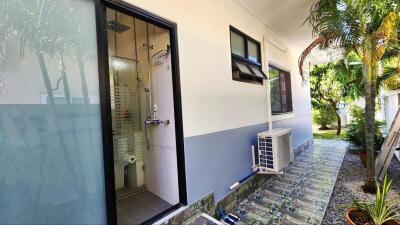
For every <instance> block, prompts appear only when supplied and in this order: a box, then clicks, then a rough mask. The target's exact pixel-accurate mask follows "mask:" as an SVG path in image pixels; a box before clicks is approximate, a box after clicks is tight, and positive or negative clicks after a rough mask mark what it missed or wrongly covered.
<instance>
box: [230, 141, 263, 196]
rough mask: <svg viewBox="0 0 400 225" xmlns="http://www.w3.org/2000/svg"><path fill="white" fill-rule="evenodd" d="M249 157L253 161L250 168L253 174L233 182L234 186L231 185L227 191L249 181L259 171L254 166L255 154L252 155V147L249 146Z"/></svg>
mask: <svg viewBox="0 0 400 225" xmlns="http://www.w3.org/2000/svg"><path fill="white" fill-rule="evenodd" d="M251 156H252V159H253V165H252V167H251V168H253V172H252V173H251V174H249V175H247V176H246V177H244V178H243V179H241V180H239V181H237V182H235V183H234V184H232V185H231V186H230V187H229V189H230V190H233V189H235V188H236V187H238V186H239V185H240V184H241V183H243V182H245V181H246V180H247V179H249V178H250V177H252V176H253V175H254V174H256V173H258V171H259V169H257V165H256V158H255V153H254V145H252V146H251Z"/></svg>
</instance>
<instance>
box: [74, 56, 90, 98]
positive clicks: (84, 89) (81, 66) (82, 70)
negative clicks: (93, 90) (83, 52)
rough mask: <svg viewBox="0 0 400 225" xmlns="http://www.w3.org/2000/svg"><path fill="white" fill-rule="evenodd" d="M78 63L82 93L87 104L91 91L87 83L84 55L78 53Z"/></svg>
mask: <svg viewBox="0 0 400 225" xmlns="http://www.w3.org/2000/svg"><path fill="white" fill-rule="evenodd" d="M77 60H78V65H79V74H80V76H81V86H82V95H83V99H84V103H85V104H89V93H88V88H87V83H86V75H85V66H84V64H83V60H82V56H80V55H77Z"/></svg>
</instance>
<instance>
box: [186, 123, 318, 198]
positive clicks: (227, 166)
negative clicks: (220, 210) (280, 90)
mask: <svg viewBox="0 0 400 225" xmlns="http://www.w3.org/2000/svg"><path fill="white" fill-rule="evenodd" d="M274 127H282V128H283V127H285V128H292V129H293V147H294V148H297V147H298V146H300V145H301V144H302V143H304V142H306V141H308V140H309V139H311V138H312V129H311V118H310V117H296V118H293V119H288V120H283V121H278V122H274ZM265 130H267V124H258V125H253V126H247V127H241V128H236V129H230V130H224V131H220V132H214V133H209V134H204V135H199V136H192V137H187V138H185V161H186V184H187V194H188V203H189V204H190V203H193V202H195V201H197V200H199V199H201V198H202V197H203V196H205V195H206V194H208V193H210V192H214V195H215V201H216V202H218V201H219V200H221V199H222V198H224V197H225V196H226V195H227V194H228V193H229V192H230V190H229V187H230V186H231V185H232V184H233V183H234V182H236V181H239V180H241V179H242V178H244V177H246V176H247V175H249V174H250V173H251V172H252V170H251V164H252V159H251V156H252V155H251V145H256V144H257V133H259V132H262V131H265Z"/></svg>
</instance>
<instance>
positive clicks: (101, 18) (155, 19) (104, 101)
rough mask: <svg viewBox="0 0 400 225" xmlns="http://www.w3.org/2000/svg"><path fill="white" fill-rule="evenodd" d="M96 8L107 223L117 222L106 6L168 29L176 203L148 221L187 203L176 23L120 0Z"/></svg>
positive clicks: (102, 1)
mask: <svg viewBox="0 0 400 225" xmlns="http://www.w3.org/2000/svg"><path fill="white" fill-rule="evenodd" d="M94 1H95V9H96V30H97V31H96V32H97V51H98V53H97V54H98V64H99V85H100V107H101V119H102V139H103V158H104V159H103V161H104V180H105V181H104V182H105V192H106V193H105V194H106V207H107V223H108V224H110V225H114V224H117V212H116V196H115V180H114V179H115V177H114V160H113V158H114V157H113V150H112V146H113V145H112V120H111V97H110V79H109V77H110V75H109V65H108V41H107V18H106V8H110V9H113V10H116V11H118V12H122V13H125V14H127V15H129V16H133V17H135V18H138V19H141V20H143V21H146V22H148V23H151V24H154V25H156V26H159V27H162V28H164V29H166V30H168V31H169V34H170V42H171V43H170V44H171V69H172V82H173V97H174V114H175V136H176V151H177V164H178V165H177V166H178V186H179V203H178V204H176V205H174V206H172V207H171V208H170V209H167V210H166V211H165V212H163V213H161V214H159V215H157V216H155V217H153V218H151V219H149V220H148V221H146V222H144V223H143V224H151V223H152V222H155V221H157V220H159V219H161V218H162V217H164V216H165V215H167V214H169V213H171V212H172V211H174V210H176V209H177V208H179V207H180V206H182V205H187V194H186V174H185V154H184V135H183V122H182V102H181V84H180V76H179V57H178V37H177V25H176V23H173V22H171V21H168V20H166V19H164V18H161V17H159V16H157V15H154V14H152V13H150V12H147V11H145V10H143V9H140V8H138V7H136V6H133V5H130V4H128V3H125V2H123V1H120V0H94Z"/></svg>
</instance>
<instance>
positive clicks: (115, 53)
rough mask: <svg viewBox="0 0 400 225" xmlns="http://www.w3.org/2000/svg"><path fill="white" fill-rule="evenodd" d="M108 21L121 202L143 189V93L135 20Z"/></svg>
mask: <svg viewBox="0 0 400 225" xmlns="http://www.w3.org/2000/svg"><path fill="white" fill-rule="evenodd" d="M107 19H108V20H107V22H108V40H109V65H110V92H111V93H110V95H111V115H112V129H113V130H112V135H113V152H114V173H115V189H116V195H117V199H121V198H124V197H128V196H130V195H132V194H135V193H136V192H138V191H141V190H142V189H143V188H144V152H143V151H144V149H145V141H144V140H145V139H144V129H143V126H144V125H143V124H144V123H143V122H142V121H144V120H143V107H142V105H143V100H142V98H141V96H142V95H143V93H141V91H143V90H142V89H141V86H140V85H141V84H140V83H141V79H140V78H139V70H138V66H139V61H138V60H137V55H136V54H137V51H136V37H135V36H136V35H135V21H134V18H133V17H129V16H127V15H125V14H123V13H119V12H116V11H114V10H107Z"/></svg>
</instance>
